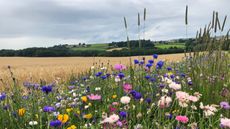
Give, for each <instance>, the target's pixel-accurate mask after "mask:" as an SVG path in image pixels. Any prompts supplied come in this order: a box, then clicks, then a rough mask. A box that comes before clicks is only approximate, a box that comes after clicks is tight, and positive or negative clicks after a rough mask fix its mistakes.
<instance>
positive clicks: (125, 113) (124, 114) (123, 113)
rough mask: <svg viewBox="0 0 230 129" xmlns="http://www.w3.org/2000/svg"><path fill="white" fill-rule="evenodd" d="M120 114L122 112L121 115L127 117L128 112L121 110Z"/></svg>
mask: <svg viewBox="0 0 230 129" xmlns="http://www.w3.org/2000/svg"><path fill="white" fill-rule="evenodd" d="M119 114H120V116H121V117H122V118H126V117H127V112H125V111H121V112H120V113H119Z"/></svg>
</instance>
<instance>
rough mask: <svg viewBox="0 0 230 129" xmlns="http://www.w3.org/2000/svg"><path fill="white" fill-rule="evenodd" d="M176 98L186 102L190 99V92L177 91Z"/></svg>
mask: <svg viewBox="0 0 230 129" xmlns="http://www.w3.org/2000/svg"><path fill="white" fill-rule="evenodd" d="M176 98H177V99H178V100H179V101H181V102H186V101H188V100H189V99H188V98H189V94H188V93H186V92H183V91H177V92H176Z"/></svg>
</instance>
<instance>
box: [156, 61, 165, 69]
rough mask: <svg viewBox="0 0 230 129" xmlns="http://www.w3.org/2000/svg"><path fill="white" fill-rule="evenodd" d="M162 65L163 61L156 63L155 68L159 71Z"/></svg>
mask: <svg viewBox="0 0 230 129" xmlns="http://www.w3.org/2000/svg"><path fill="white" fill-rule="evenodd" d="M163 65H164V62H163V61H158V62H157V68H159V69H161V68H162V67H163Z"/></svg>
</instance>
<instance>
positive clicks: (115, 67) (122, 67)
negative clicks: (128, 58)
mask: <svg viewBox="0 0 230 129" xmlns="http://www.w3.org/2000/svg"><path fill="white" fill-rule="evenodd" d="M113 68H114V69H115V70H119V71H121V70H124V69H126V66H125V65H123V64H115V65H114V67H113Z"/></svg>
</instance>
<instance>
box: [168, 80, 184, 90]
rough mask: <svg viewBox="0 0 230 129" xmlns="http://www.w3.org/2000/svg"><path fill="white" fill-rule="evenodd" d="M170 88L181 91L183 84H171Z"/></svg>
mask: <svg viewBox="0 0 230 129" xmlns="http://www.w3.org/2000/svg"><path fill="white" fill-rule="evenodd" d="M169 88H171V89H174V90H180V89H181V84H176V83H175V82H171V83H170V84H169Z"/></svg>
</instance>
